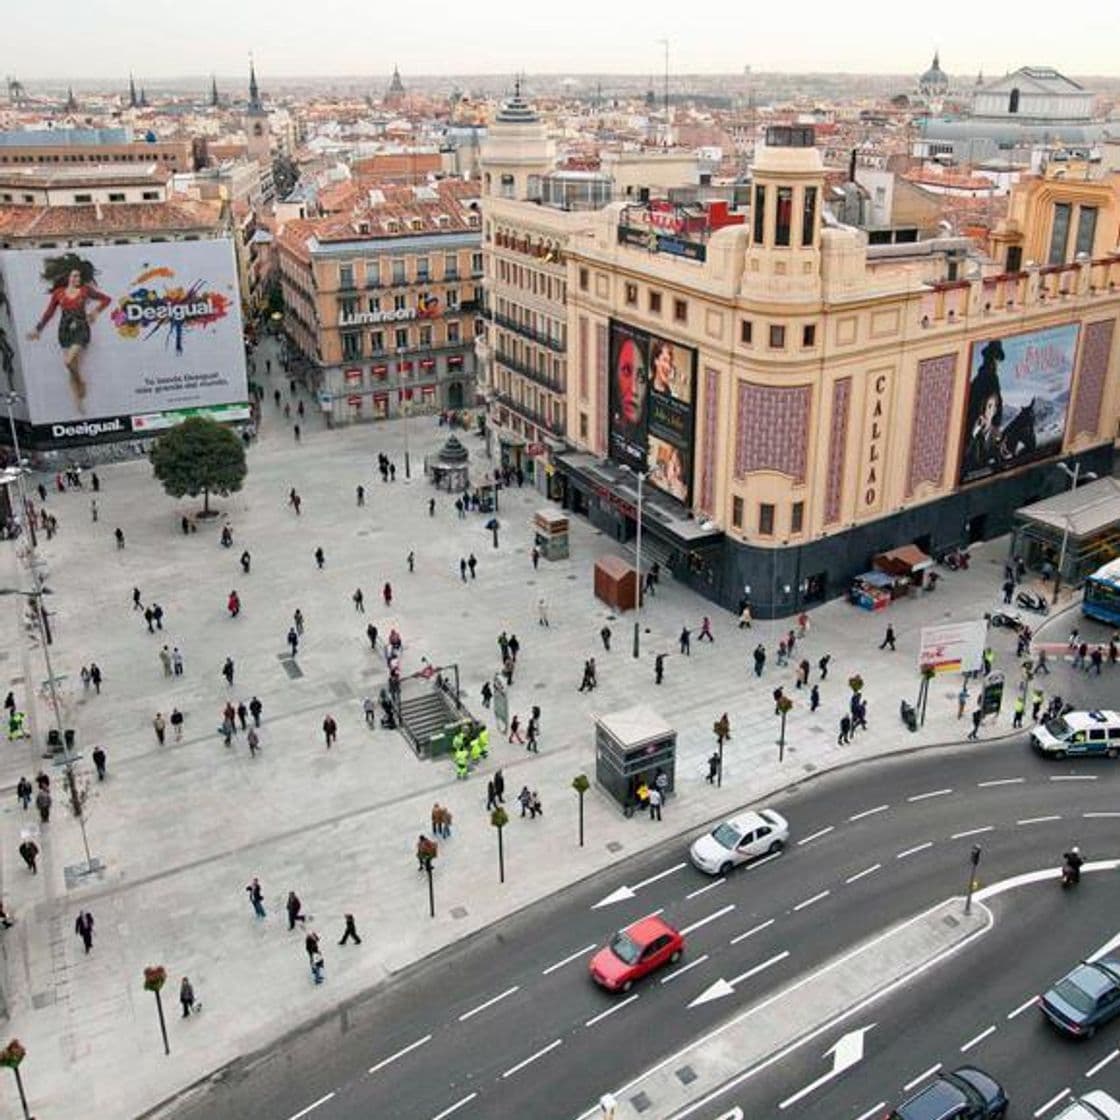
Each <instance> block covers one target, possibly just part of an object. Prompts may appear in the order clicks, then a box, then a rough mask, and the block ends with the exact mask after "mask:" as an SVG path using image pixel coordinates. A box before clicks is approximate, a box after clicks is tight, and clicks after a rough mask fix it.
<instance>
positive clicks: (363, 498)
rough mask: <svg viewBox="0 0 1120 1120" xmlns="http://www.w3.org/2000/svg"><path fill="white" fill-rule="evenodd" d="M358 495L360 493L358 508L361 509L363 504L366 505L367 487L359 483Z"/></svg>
mask: <svg viewBox="0 0 1120 1120" xmlns="http://www.w3.org/2000/svg"><path fill="white" fill-rule="evenodd" d="M357 495H358V508H359V509H360V508H361V507H362V506H364V505H365V504H366V488H365V487H364V486H362V485H360V484H359V486H358V489H357Z"/></svg>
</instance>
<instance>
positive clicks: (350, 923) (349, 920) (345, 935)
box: [339, 914, 362, 945]
mask: <svg viewBox="0 0 1120 1120" xmlns="http://www.w3.org/2000/svg"><path fill="white" fill-rule="evenodd" d="M342 917H343V920H344V921H345V922H346V928H345V929H344V930H343V932H342V939H341V940H340V941H339V945H345V944H346V942H347V941H353V942H354V944H355V945H361V943H362V939H361V938H360V937H359V936H358V927H357V925H356V924H355V922H354V915H353V914H343V915H342Z"/></svg>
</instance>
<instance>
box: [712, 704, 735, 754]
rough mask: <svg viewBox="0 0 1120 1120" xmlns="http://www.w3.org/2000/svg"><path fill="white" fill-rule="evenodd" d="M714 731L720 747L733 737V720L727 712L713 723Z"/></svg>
mask: <svg viewBox="0 0 1120 1120" xmlns="http://www.w3.org/2000/svg"><path fill="white" fill-rule="evenodd" d="M712 733H713V734H714V735H715V737H716V746H718V747H722V746H723V744H724V743H726V742H727V740H728V739H730V738H731V721H730V720H729V719H728V718H727V713H726V712H724V713H723V715H721V716H720V717H719V719H717V720H716V721H715V723H713V724H712Z"/></svg>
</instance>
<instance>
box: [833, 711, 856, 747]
mask: <svg viewBox="0 0 1120 1120" xmlns="http://www.w3.org/2000/svg"><path fill="white" fill-rule="evenodd" d="M851 741H852V717H851V716H850V715H848V714H847V713H846V712H845V713H844V715H842V716H841V717H840V734H839V735H838V736H837V738H836V745H837V746H838V747H846V746H847V745H848V744H849V743H850V742H851Z"/></svg>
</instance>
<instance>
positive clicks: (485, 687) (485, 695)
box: [481, 681, 494, 708]
mask: <svg viewBox="0 0 1120 1120" xmlns="http://www.w3.org/2000/svg"><path fill="white" fill-rule="evenodd" d="M481 696H482V706H483V707H484V708H489V707H490V701H491V700H492V699H493V698H494V689H493V688H492V687H491V685H490V682H489V681H483V682H482V690H481Z"/></svg>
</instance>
